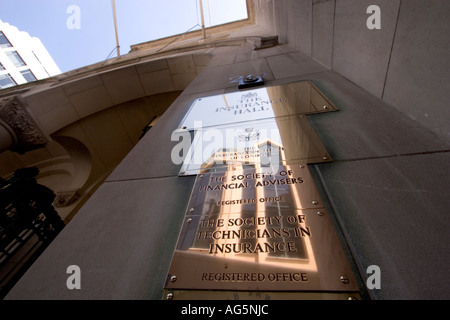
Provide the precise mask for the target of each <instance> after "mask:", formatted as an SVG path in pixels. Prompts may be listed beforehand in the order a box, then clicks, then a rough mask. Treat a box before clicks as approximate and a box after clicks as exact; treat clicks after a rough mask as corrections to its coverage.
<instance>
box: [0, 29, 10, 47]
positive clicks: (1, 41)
mask: <svg viewBox="0 0 450 320" xmlns="http://www.w3.org/2000/svg"><path fill="white" fill-rule="evenodd" d="M7 47H12V45H11V42H9V40H8V38H7V37H6V36H5V34H4V33H3V32H1V31H0V48H7Z"/></svg>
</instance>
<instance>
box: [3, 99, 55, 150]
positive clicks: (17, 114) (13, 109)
mask: <svg viewBox="0 0 450 320" xmlns="http://www.w3.org/2000/svg"><path fill="white" fill-rule="evenodd" d="M0 119H1V120H2V121H3V122H4V123H6V124H7V125H8V126H9V127H10V128H11V129H12V130H13V131H14V133H15V134H16V136H17V144H16V145H15V146H13V147H12V148H11V150H12V151H15V152H18V153H20V154H23V153H25V152H27V151H31V150H34V149H37V148H40V147H43V146H44V145H45V144H46V143H48V139H47V137H46V136H45V134H44V133H43V132H42V130H41V129H40V128H39V126H38V125H37V123H36V122H35V121H34V119H33V117H32V116H31V114H30V113H29V112H28V111H27V110H26V108H25V106H24V104H23V102H22V101H21V100H20V99H19V98H18V97H17V96H15V97H13V98H9V99H3V100H1V101H0Z"/></svg>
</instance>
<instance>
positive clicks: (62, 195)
mask: <svg viewBox="0 0 450 320" xmlns="http://www.w3.org/2000/svg"><path fill="white" fill-rule="evenodd" d="M80 197H81V195H80V192H79V191H78V190H75V191H65V192H57V193H56V198H55V200H54V201H53V205H54V206H55V207H56V208H64V207H68V206H70V205H71V204H73V203H74V202H75V201H77V200H78V199H79V198H80Z"/></svg>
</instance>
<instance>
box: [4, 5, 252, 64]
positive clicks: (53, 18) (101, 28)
mask: <svg viewBox="0 0 450 320" xmlns="http://www.w3.org/2000/svg"><path fill="white" fill-rule="evenodd" d="M115 3H116V12H117V25H118V30H119V33H118V35H119V45H120V54H122V55H123V54H126V53H128V51H129V50H130V45H133V44H137V43H141V42H146V41H150V40H154V39H159V38H163V37H166V36H169V35H174V34H180V33H183V32H185V31H187V30H189V29H191V28H192V27H194V26H195V25H197V24H199V25H200V24H201V18H200V14H199V5H198V0H115ZM71 6H72V7H71ZM73 6H76V7H77V8H79V15H78V13H77V12H76V11H74V10H70V9H71V8H73ZM209 7H210V8H209ZM112 8H113V7H112V1H111V0H0V19H1V20H2V21H3V22H8V23H9V24H11V25H14V26H16V27H17V28H19V30H21V31H26V32H28V33H29V34H30V35H31V36H34V37H38V38H40V39H41V41H42V42H43V44H44V45H45V47H46V48H47V50H48V51H49V53H50V54H51V56H52V57H53V60H55V62H56V64H57V65H58V66H59V68H60V69H61V71H62V72H65V71H69V70H73V69H76V68H79V67H83V66H86V65H89V64H92V63H96V62H99V61H103V60H105V59H106V58H108V57H114V56H116V55H117V53H116V50H115V47H116V38H115V32H114V19H113V9H112ZM203 8H204V14H205V24H206V26H208V25H209V24H210V23H212V24H213V25H216V24H221V23H224V22H228V21H233V20H239V19H245V18H246V12H245V0H203ZM209 12H211V17H210V16H209ZM68 21H69V25H71V27H70V28H69V27H68ZM196 29H200V27H197V28H196Z"/></svg>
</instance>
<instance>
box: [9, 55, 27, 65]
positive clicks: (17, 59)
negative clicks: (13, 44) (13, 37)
mask: <svg viewBox="0 0 450 320" xmlns="http://www.w3.org/2000/svg"><path fill="white" fill-rule="evenodd" d="M6 55H7V56H8V57H9V59H10V60H11V62H12V63H13V64H14V65H15V66H16V67H17V68H18V67H22V66H26V65H27V64H26V63H25V62H24V61H23V60H22V57H21V56H20V55H19V54H18V53H17V51H8V52H6Z"/></svg>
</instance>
